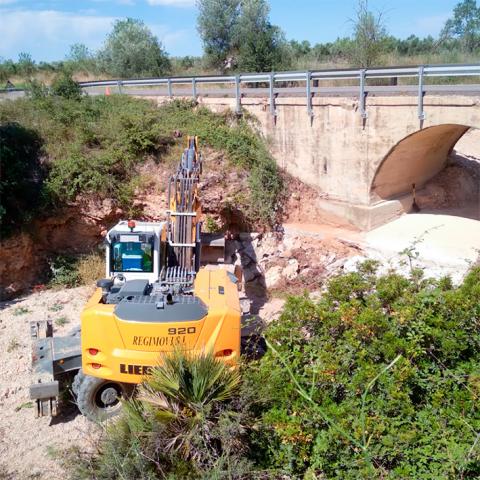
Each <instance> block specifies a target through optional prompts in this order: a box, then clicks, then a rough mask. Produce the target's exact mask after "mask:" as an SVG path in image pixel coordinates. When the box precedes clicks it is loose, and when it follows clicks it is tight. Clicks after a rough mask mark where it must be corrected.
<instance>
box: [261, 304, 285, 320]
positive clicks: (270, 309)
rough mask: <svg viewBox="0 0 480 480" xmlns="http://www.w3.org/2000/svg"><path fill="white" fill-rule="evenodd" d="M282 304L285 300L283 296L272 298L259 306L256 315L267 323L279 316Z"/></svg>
mask: <svg viewBox="0 0 480 480" xmlns="http://www.w3.org/2000/svg"><path fill="white" fill-rule="evenodd" d="M284 305H285V300H284V299H283V298H273V299H272V300H270V301H269V302H267V303H265V304H264V305H263V306H262V307H261V308H260V310H259V312H258V315H259V316H260V318H261V319H262V320H263V321H264V322H265V323H267V324H268V323H270V322H272V321H273V320H276V319H277V318H278V317H279V316H280V313H281V312H282V310H283V306H284Z"/></svg>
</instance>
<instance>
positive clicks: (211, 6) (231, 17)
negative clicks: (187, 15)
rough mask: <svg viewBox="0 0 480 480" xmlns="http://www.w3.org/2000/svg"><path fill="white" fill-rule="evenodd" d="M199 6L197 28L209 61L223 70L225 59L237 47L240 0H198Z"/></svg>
mask: <svg viewBox="0 0 480 480" xmlns="http://www.w3.org/2000/svg"><path fill="white" fill-rule="evenodd" d="M197 6H198V10H199V13H198V17H197V29H198V32H199V34H200V37H201V38H202V42H203V48H204V51H205V55H206V57H207V61H208V63H209V64H210V65H211V66H213V67H215V68H220V69H222V70H223V69H224V66H225V61H226V60H227V58H228V56H229V55H231V53H232V52H233V50H234V49H235V45H234V41H235V29H236V26H237V22H238V17H239V14H240V0H198V2H197Z"/></svg>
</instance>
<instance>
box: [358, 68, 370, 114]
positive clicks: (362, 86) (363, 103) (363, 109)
mask: <svg viewBox="0 0 480 480" xmlns="http://www.w3.org/2000/svg"><path fill="white" fill-rule="evenodd" d="M366 97H367V94H366V92H365V69H362V70H360V91H359V98H358V100H359V103H360V116H361V117H362V118H363V119H364V120H366V118H367V117H368V113H367V107H366Z"/></svg>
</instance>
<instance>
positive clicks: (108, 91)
mask: <svg viewBox="0 0 480 480" xmlns="http://www.w3.org/2000/svg"><path fill="white" fill-rule="evenodd" d="M105 95H110V87H107V88H105Z"/></svg>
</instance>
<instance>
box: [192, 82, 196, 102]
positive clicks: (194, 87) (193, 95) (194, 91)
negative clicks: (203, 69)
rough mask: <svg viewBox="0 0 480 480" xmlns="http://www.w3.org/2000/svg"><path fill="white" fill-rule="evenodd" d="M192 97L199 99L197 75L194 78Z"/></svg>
mask: <svg viewBox="0 0 480 480" xmlns="http://www.w3.org/2000/svg"><path fill="white" fill-rule="evenodd" d="M192 97H193V99H194V100H196V99H197V83H196V80H195V77H194V78H192Z"/></svg>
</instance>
